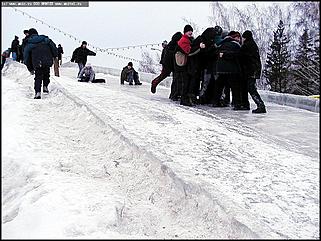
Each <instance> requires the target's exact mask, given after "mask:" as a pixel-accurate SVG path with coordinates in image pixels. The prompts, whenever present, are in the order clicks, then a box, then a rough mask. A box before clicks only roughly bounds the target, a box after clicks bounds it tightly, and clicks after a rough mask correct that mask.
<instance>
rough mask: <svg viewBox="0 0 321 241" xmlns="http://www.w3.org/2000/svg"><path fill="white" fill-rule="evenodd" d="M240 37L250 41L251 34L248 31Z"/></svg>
mask: <svg viewBox="0 0 321 241" xmlns="http://www.w3.org/2000/svg"><path fill="white" fill-rule="evenodd" d="M242 37H243V38H246V39H252V38H253V34H252V32H251V31H250V30H246V31H245V32H244V33H243V34H242Z"/></svg>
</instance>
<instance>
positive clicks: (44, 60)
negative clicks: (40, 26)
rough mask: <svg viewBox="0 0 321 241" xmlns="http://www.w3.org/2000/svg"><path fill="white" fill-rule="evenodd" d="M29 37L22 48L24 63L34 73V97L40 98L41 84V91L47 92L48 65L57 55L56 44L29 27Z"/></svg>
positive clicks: (48, 81)
mask: <svg viewBox="0 0 321 241" xmlns="http://www.w3.org/2000/svg"><path fill="white" fill-rule="evenodd" d="M28 32H29V38H28V40H27V41H26V46H25V48H24V52H23V56H24V64H25V65H26V66H27V68H28V70H29V71H30V72H31V73H33V72H34V73H35V84H34V89H35V97H34V98H35V99H41V85H42V82H43V92H44V93H49V90H48V85H49V83H50V79H49V78H50V67H51V66H52V64H53V58H56V57H57V56H58V50H57V47H56V44H55V43H54V42H53V41H52V40H51V39H50V38H48V36H45V35H38V32H37V30H36V29H34V28H31V29H29V31H28Z"/></svg>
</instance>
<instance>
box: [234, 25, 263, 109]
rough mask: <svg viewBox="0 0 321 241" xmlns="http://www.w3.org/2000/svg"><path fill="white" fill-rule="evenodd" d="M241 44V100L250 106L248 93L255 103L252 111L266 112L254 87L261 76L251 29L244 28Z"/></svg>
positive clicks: (257, 51) (257, 50) (258, 55)
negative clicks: (255, 106)
mask: <svg viewBox="0 0 321 241" xmlns="http://www.w3.org/2000/svg"><path fill="white" fill-rule="evenodd" d="M242 38H243V44H242V46H241V50H240V58H241V66H242V71H243V79H242V80H243V84H242V87H243V88H242V102H243V105H244V106H247V107H248V108H249V107H250V103H249V101H248V93H250V95H251V97H252V99H253V101H254V102H255V104H256V105H257V109H255V110H252V113H266V108H265V105H264V102H263V100H262V99H261V97H260V95H259V93H258V92H257V89H256V86H255V84H256V79H259V78H260V77H261V70H262V65H261V59H260V54H259V48H258V46H257V44H256V43H255V41H254V39H253V34H252V32H251V31H249V30H246V31H245V32H244V33H243V35H242Z"/></svg>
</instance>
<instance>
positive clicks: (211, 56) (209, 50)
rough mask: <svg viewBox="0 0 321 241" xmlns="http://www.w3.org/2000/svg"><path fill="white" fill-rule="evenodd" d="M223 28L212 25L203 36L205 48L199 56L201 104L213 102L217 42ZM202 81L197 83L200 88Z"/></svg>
mask: <svg viewBox="0 0 321 241" xmlns="http://www.w3.org/2000/svg"><path fill="white" fill-rule="evenodd" d="M221 32H222V28H221V27H219V26H215V27H214V28H213V27H210V28H207V29H205V31H204V32H203V33H202V35H201V38H202V41H203V43H204V44H205V48H204V49H201V52H200V56H199V60H198V62H199V64H198V65H199V74H200V75H201V76H200V77H199V79H200V81H201V89H200V91H199V101H200V103H201V104H207V103H210V102H211V99H212V96H211V95H210V94H211V92H212V91H211V90H212V89H213V88H214V74H215V63H216V59H217V57H216V50H217V46H216V43H218V42H220V41H221V39H220V37H221ZM199 85H200V83H197V86H196V87H198V88H199Z"/></svg>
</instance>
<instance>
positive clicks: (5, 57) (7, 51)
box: [1, 48, 10, 70]
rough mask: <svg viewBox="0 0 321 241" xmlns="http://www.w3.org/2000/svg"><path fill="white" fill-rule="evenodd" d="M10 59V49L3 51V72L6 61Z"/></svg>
mask: <svg viewBox="0 0 321 241" xmlns="http://www.w3.org/2000/svg"><path fill="white" fill-rule="evenodd" d="M9 57H10V48H9V49H7V50H5V51H3V53H2V54H1V70H2V69H3V66H4V64H5V63H6V60H7V58H9Z"/></svg>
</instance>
